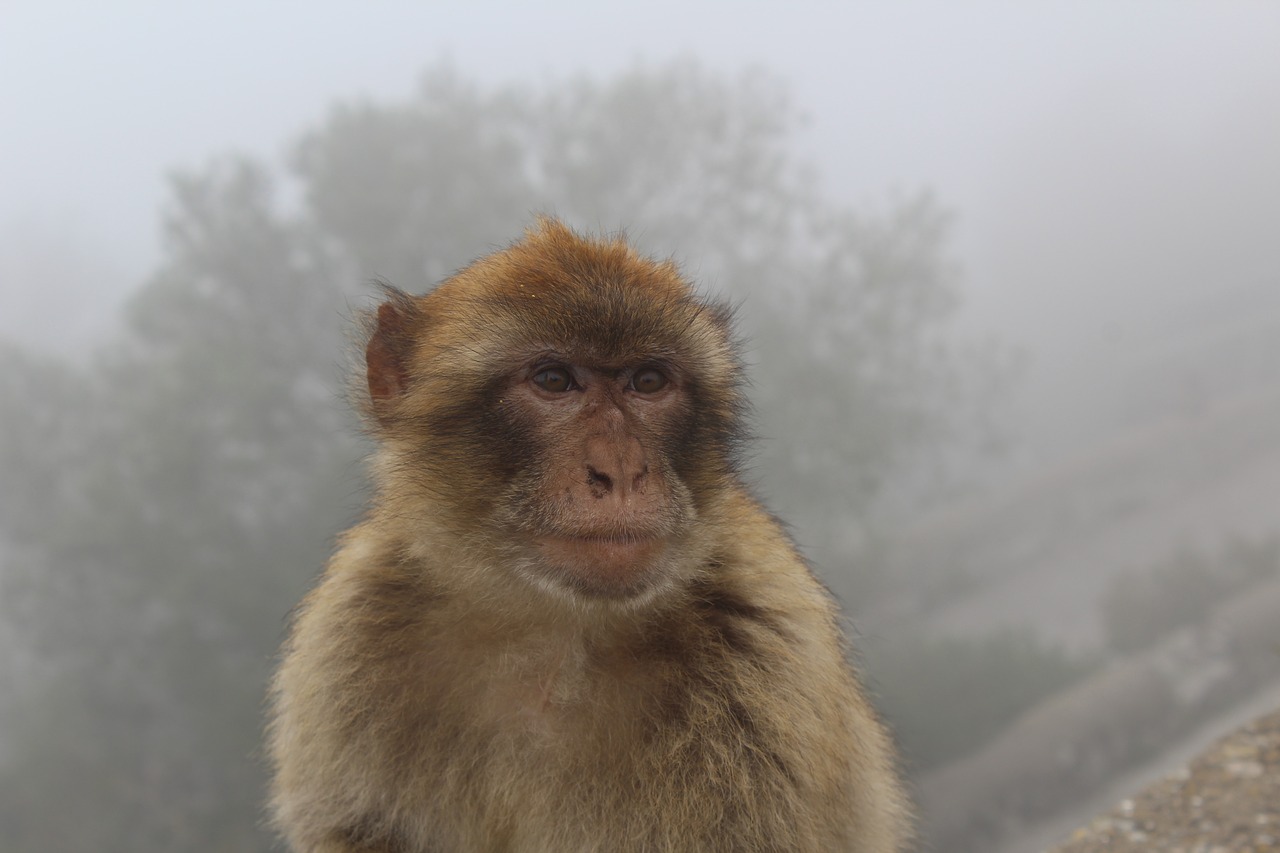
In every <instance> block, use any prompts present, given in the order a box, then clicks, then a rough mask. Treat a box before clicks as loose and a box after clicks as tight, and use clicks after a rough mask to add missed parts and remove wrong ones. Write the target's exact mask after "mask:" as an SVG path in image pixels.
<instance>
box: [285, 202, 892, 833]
mask: <svg viewBox="0 0 1280 853" xmlns="http://www.w3.org/2000/svg"><path fill="white" fill-rule="evenodd" d="M384 297H385V298H384V301H382V302H381V304H380V305H379V306H378V307H377V308H376V310H375V311H373V312H370V316H369V317H367V318H366V319H367V327H368V328H367V330H366V341H367V343H366V344H365V347H364V355H365V358H364V362H365V364H364V367H365V370H364V375H363V377H362V379H363V381H362V382H360V383H359V384H360V388H359V389H358V391H357V397H358V404H359V405H360V407H361V408H362V409H363V411H364V413H365V415H366V420H367V423H368V425H369V427H368V428H369V430H370V431H371V433H372V435H373V437H374V439H375V441H374V445H375V448H374V450H373V452H372V456H371V472H372V473H371V482H372V495H371V498H370V504H369V507H368V510H367V514H366V516H365V517H364V519H363V520H362V521H360V522H359V523H357V524H356V526H354V527H353V528H351V529H350V530H348V531H347V532H346V533H345V534H343V536H342V537H341V539H340V541H339V543H338V547H337V549H336V552H335V554H334V556H333V557H332V559H331V561H330V562H329V564H328V565H327V567H326V568H325V571H324V573H323V575H322V577H321V579H320V581H319V583H318V585H317V586H316V588H315V589H314V590H313V591H312V592H311V593H310V594H309V595H308V596H307V597H306V598H305V599H304V601H303V602H302V604H301V605H300V606H299V608H298V609H297V610H296V611H295V613H294V615H293V617H292V620H291V625H290V631H289V636H288V639H287V640H286V642H285V645H284V649H283V652H282V655H281V660H280V665H279V667H278V670H277V673H276V676H275V679H274V681H273V684H272V687H271V696H270V700H269V701H270V707H271V710H270V721H269V723H268V753H269V760H270V763H271V769H272V776H273V779H272V782H271V804H270V810H271V813H272V820H273V823H274V826H275V828H276V829H277V830H278V831H279V832H280V833H281V834H282V835H283V836H284V838H285V839H286V840H287V843H288V844H289V845H290V846H291V848H292V849H293V850H294V851H298V852H299V853H303V851H305V853H355V851H364V853H428V851H431V853H440V852H441V851H463V853H469V852H470V851H512V853H524V852H525V851H530V853H579V852H580V851H581V853H586V851H593V853H605V851H632V850H634V851H762V853H763V851H839V850H844V851H855V853H894V851H902V850H905V849H907V847H908V845H909V844H910V843H911V842H912V837H913V823H914V820H913V816H912V810H911V806H910V804H909V798H908V796H907V794H906V793H905V788H904V784H903V782H902V781H901V779H900V777H899V773H898V770H897V769H896V767H897V759H896V755H895V749H894V746H893V744H892V740H891V737H890V735H889V734H888V732H887V729H886V727H885V726H884V725H883V724H882V723H881V722H880V720H879V718H878V716H877V715H876V712H875V711H874V710H873V708H872V706H871V704H870V702H869V700H868V697H867V694H866V692H865V691H864V690H863V688H862V687H861V686H860V682H859V681H858V679H857V677H856V675H855V673H854V671H853V669H852V668H851V666H850V663H849V657H848V650H847V647H846V640H845V639H844V636H843V633H842V630H841V628H840V622H839V615H838V611H837V607H836V604H835V602H834V600H833V599H832V597H831V596H830V595H829V594H828V592H827V591H826V589H825V587H823V586H822V585H821V584H820V583H819V582H818V581H817V580H816V578H815V576H814V575H813V573H812V572H811V571H810V569H809V568H808V566H807V564H806V563H805V561H804V560H803V559H802V558H801V556H800V555H799V553H798V551H797V548H796V546H795V545H794V544H793V543H792V541H791V540H790V538H789V535H788V534H787V533H786V532H785V531H784V528H783V527H782V526H781V524H780V522H778V521H777V520H775V519H774V518H773V517H772V516H771V515H770V514H768V512H767V511H766V510H765V509H764V508H763V507H762V505H761V503H760V502H758V501H757V500H756V499H755V498H754V497H753V495H752V492H751V491H750V489H749V488H748V486H747V485H745V483H746V480H745V476H744V474H743V463H742V454H743V445H744V441H745V436H746V429H745V427H744V425H743V424H744V419H745V414H746V402H745V398H744V392H743V379H742V361H741V357H740V355H739V352H738V349H739V347H738V343H737V340H736V337H735V333H734V332H733V330H732V324H731V320H732V316H731V315H732V311H731V309H730V308H728V307H727V306H726V305H725V304H724V303H722V302H720V301H717V300H713V299H708V298H704V297H702V296H700V295H699V294H698V293H697V292H696V290H695V288H694V287H693V285H691V284H690V283H689V282H688V281H687V280H686V279H685V278H684V277H683V275H682V274H681V272H680V271H679V269H678V267H677V265H676V264H675V263H674V262H672V261H669V260H667V261H658V260H653V259H651V258H648V257H646V256H643V255H641V254H640V253H639V252H638V251H637V250H636V249H634V248H633V247H632V246H631V245H630V244H629V243H628V242H627V241H626V240H625V238H623V237H621V236H618V237H614V236H610V237H596V236H583V235H580V234H578V233H577V232H575V231H573V230H571V229H570V228H568V227H567V226H565V225H564V224H562V223H561V222H559V221H558V220H556V219H553V218H543V219H540V220H539V221H538V222H537V223H536V224H535V225H533V226H531V227H530V229H529V230H528V231H527V232H526V233H525V235H524V237H523V238H522V239H520V240H518V241H516V242H515V243H513V244H511V245H510V246H508V247H506V248H504V249H501V250H499V251H497V252H495V253H493V254H491V255H488V256H486V257H483V258H481V259H479V260H477V261H474V262H472V263H471V265H469V266H467V267H465V268H463V269H462V270H461V271H459V272H457V273H455V274H454V275H453V276H451V277H449V278H447V279H446V280H445V281H444V282H442V283H441V284H439V285H438V286H437V287H436V288H435V289H434V290H431V291H430V292H428V293H427V294H426V295H424V296H409V295H407V294H405V293H403V292H401V291H399V290H396V289H394V288H392V287H390V286H389V285H385V286H384Z"/></svg>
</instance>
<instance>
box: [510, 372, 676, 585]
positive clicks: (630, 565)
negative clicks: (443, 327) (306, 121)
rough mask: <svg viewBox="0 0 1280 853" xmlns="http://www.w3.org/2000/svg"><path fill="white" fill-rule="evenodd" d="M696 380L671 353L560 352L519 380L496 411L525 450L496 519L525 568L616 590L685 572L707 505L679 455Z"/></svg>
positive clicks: (540, 576)
mask: <svg viewBox="0 0 1280 853" xmlns="http://www.w3.org/2000/svg"><path fill="white" fill-rule="evenodd" d="M688 384H689V378H688V377H687V376H685V375H683V374H682V372H681V371H680V369H679V367H678V366H676V365H675V364H674V363H671V362H667V361H658V360H656V359H652V358H644V357H641V358H637V359H631V360H627V361H619V362H614V363H609V364H601V363H591V362H589V361H587V360H585V359H582V358H574V357H572V356H570V355H568V354H564V353H558V352H544V353H539V354H538V355H536V356H535V357H533V358H530V359H529V360H528V361H527V362H526V364H525V365H524V366H523V367H522V368H521V369H519V370H517V371H515V373H514V374H513V375H511V376H509V377H508V382H507V384H506V387H505V389H504V391H503V393H502V394H501V396H500V399H499V401H498V412H497V415H498V417H499V419H500V420H501V422H503V423H505V424H506V426H507V429H508V434H509V437H510V438H509V441H510V442H511V443H512V444H514V445H515V446H516V447H519V448H520V450H519V452H521V453H522V454H523V455H524V458H523V459H521V460H512V461H513V462H515V463H516V464H515V465H514V467H513V476H512V478H511V480H510V482H509V484H508V486H507V488H506V489H505V491H504V494H503V496H502V499H501V500H500V501H499V502H498V503H497V506H496V512H495V514H494V516H493V518H494V521H495V523H496V525H497V526H499V527H501V528H503V529H504V530H506V531H507V532H508V533H509V535H510V536H511V537H512V538H513V539H514V540H515V541H517V542H520V543H521V544H522V545H524V546H525V549H524V559H522V560H520V561H519V562H518V566H519V567H520V570H521V571H524V572H526V573H528V574H530V576H531V577H532V578H534V579H535V580H538V581H541V582H543V583H549V584H551V585H553V586H555V585H559V586H566V587H568V588H570V589H572V590H574V591H576V592H579V593H583V594H587V595H589V596H594V597H610V598H617V597H629V596H633V595H636V594H639V593H641V592H644V591H647V590H650V589H653V588H654V587H655V586H657V585H660V584H661V583H663V582H666V581H669V580H671V579H672V578H673V575H676V574H678V572H679V570H680V568H681V567H680V565H679V563H678V560H677V559H676V555H677V554H683V553H684V552H685V550H686V549H685V548H684V547H678V546H682V545H683V540H684V539H685V538H686V537H687V535H688V530H689V526H690V524H691V523H692V521H693V520H694V518H695V517H696V514H697V506H696V501H695V500H694V496H693V494H692V493H691V492H690V490H689V488H688V486H686V485H685V482H684V478H683V477H682V476H681V472H680V471H679V470H677V468H676V467H675V465H674V464H673V463H674V462H675V461H676V460H675V455H674V454H672V453H671V450H672V448H673V447H674V444H675V442H676V441H677V440H678V438H679V437H680V436H685V435H687V434H688V432H689V429H690V419H691V415H692V411H693V401H692V400H691V399H690V396H689V387H688Z"/></svg>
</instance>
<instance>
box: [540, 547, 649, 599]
mask: <svg viewBox="0 0 1280 853" xmlns="http://www.w3.org/2000/svg"><path fill="white" fill-rule="evenodd" d="M534 542H535V544H536V546H537V548H538V552H539V554H540V556H541V557H542V559H543V560H544V561H545V562H546V563H547V564H548V566H549V567H550V568H552V569H553V570H556V571H560V572H563V573H565V574H566V575H568V576H569V578H568V579H570V580H571V581H572V582H573V583H574V585H575V586H580V585H581V586H587V587H592V588H615V589H616V588H621V587H631V586H634V585H635V584H636V582H637V581H638V580H640V579H641V577H642V576H643V575H644V574H645V570H646V568H648V567H649V566H652V565H653V564H654V563H655V562H656V561H657V558H658V556H659V555H660V554H661V553H662V549H663V544H664V540H663V539H662V538H661V537H658V536H652V535H636V534H626V535H584V536H555V535H553V536H540V537H538V538H537V539H535V540H534Z"/></svg>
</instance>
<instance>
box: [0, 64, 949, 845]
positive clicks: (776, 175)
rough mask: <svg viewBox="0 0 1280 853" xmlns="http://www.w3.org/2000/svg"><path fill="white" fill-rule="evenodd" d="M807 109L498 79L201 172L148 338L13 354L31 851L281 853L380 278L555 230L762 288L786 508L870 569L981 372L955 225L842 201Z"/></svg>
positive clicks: (14, 808) (815, 540) (445, 80)
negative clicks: (270, 806) (305, 647)
mask: <svg viewBox="0 0 1280 853" xmlns="http://www.w3.org/2000/svg"><path fill="white" fill-rule="evenodd" d="M798 121H799V117H798V115H797V114H796V112H795V111H794V110H793V109H792V108H791V106H790V105H789V102H788V99H787V96H786V92H785V90H784V88H783V87H782V86H781V85H780V84H778V83H777V81H775V80H773V79H772V78H770V77H768V76H767V75H765V74H762V73H759V72H751V73H747V74H744V75H741V76H739V77H735V78H726V77H722V76H719V75H716V74H713V73H710V72H707V71H705V70H704V69H702V68H700V67H699V66H697V65H694V64H690V63H678V64H675V65H672V66H669V67H664V68H658V69H646V68H639V69H637V70H635V71H633V72H631V73H628V74H624V75H622V76H620V77H618V78H615V79H613V80H610V81H606V82H597V81H592V80H589V79H585V78H583V79H577V80H573V81H570V82H569V83H567V84H565V85H560V86H550V87H547V88H546V89H543V90H531V89H527V88H511V89H503V90H496V91H483V90H480V89H477V88H476V87H475V86H473V85H471V84H469V83H468V82H467V81H465V80H463V79H461V78H460V77H459V76H458V75H457V74H455V73H453V72H452V71H450V70H448V69H443V70H437V71H435V72H432V73H430V74H428V75H427V77H426V78H425V81H424V84H423V86H422V87H421V89H420V91H419V92H418V94H417V95H416V96H415V97H414V98H412V99H411V100H409V101H407V102H403V103H391V104H380V103H369V102H366V103H356V104H346V105H341V106H338V107H337V108H335V109H334V110H333V111H332V112H331V114H330V115H329V116H328V117H327V119H326V120H325V121H324V122H322V123H321V124H320V125H319V126H318V127H317V128H315V129H314V130H312V131H311V132H309V133H307V134H305V135H304V136H303V138H302V139H301V141H300V143H299V145H298V146H297V148H296V153H295V156H294V157H293V159H292V161H291V164H290V171H289V172H288V173H287V174H286V175H285V176H283V178H281V177H280V176H276V177H274V178H273V176H272V174H271V173H270V172H269V171H268V169H267V168H266V167H264V166H262V165H260V164H256V163H253V162H250V161H247V160H244V159H235V158H232V159H228V160H225V161H220V162H217V163H215V164H213V165H212V166H210V167H209V168H208V169H206V170H204V171H203V172H201V173H197V174H188V175H183V176H179V177H177V178H175V179H174V181H173V185H172V200H171V205H170V209H169V210H168V211H167V213H166V216H165V230H164V234H165V244H164V257H163V261H162V263H161V265H160V268H159V269H158V270H157V271H156V273H155V274H154V275H153V276H152V277H151V278H150V280H149V281H148V282H147V283H146V285H145V286H144V287H143V288H142V289H141V290H140V291H139V292H138V294H137V295H136V297H135V298H134V299H133V300H132V302H131V303H130V304H129V305H128V307H127V311H126V325H125V328H124V329H123V331H122V333H121V335H120V336H119V338H118V339H117V340H116V341H114V342H113V343H111V344H110V345H108V346H106V347H104V348H103V349H102V351H101V352H100V353H99V354H98V356H97V357H96V358H95V359H94V360H93V361H92V362H91V363H89V364H87V365H83V366H73V365H71V364H62V363H57V362H51V361H47V360H43V361H42V360H38V359H35V358H33V357H31V356H29V355H27V354H26V353H24V352H22V351H19V350H15V349H12V348H10V349H7V350H0V383H3V388H2V389H0V390H3V391H4V392H5V393H3V394H2V395H0V478H3V479H4V482H5V483H6V484H8V487H7V488H6V490H5V493H4V494H3V496H0V501H3V503H2V504H0V507H2V508H3V513H0V542H8V543H12V545H13V548H14V549H15V550H12V551H11V552H10V555H9V557H10V558H9V560H7V561H6V566H5V568H4V573H3V575H0V584H3V586H0V591H8V590H19V591H21V592H22V593H23V594H22V595H21V596H10V595H8V593H7V592H6V594H5V597H4V598H3V599H0V607H2V608H3V609H4V615H5V616H6V618H10V619H13V620H16V621H15V624H20V625H21V626H22V630H23V632H24V635H25V637H26V639H25V642H28V643H29V644H30V646H31V648H33V649H36V650H37V653H38V654H39V655H40V656H41V658H42V660H43V661H44V669H45V672H46V673H47V674H48V677H47V678H46V679H44V680H43V681H42V683H41V684H42V686H41V688H40V689H27V690H21V691H18V692H17V699H16V700H14V701H13V703H12V706H13V710H12V713H11V716H10V718H9V719H8V720H7V721H6V725H5V727H4V729H3V732H2V733H0V736H2V737H3V738H4V739H5V740H4V741H3V742H0V787H3V789H4V790H5V791H6V792H8V791H15V792H16V795H15V796H9V795H6V796H5V797H4V798H0V831H2V832H3V835H4V837H5V839H6V843H5V847H6V850H11V851H35V850H40V851H44V850H50V849H57V850H65V851H80V850H84V851H89V850H92V851H130V853H137V851H147V850H165V851H176V850H237V851H243V850H250V849H265V848H266V846H267V845H268V840H267V838H266V836H265V835H264V834H263V833H262V832H261V831H260V829H259V810H258V809H259V802H260V797H261V778H260V777H261V774H260V768H258V767H257V765H256V764H255V761H254V758H253V754H254V751H255V749H256V745H257V742H258V740H259V728H260V718H259V709H260V707H261V697H262V693H263V690H264V687H265V681H266V678H267V675H268V672H269V668H270V657H271V654H272V652H273V651H274V649H275V647H276V645H277V642H278V639H279V637H280V634H281V630H282V622H283V616H284V614H285V613H286V612H287V610H288V608H289V607H290V606H292V604H293V603H294V602H295V601H296V600H297V599H298V597H299V596H300V594H301V592H302V590H303V589H304V588H305V587H306V586H307V585H308V583H309V582H310V579H311V578H312V577H313V576H314V574H315V573H316V572H317V571H318V570H319V567H320V566H321V564H322V562H323V559H324V555H325V553H326V552H327V550H328V548H329V544H330V539H331V536H332V534H333V533H334V532H335V531H336V530H338V529H340V527H341V526H342V525H343V524H345V523H346V522H347V521H348V520H349V519H350V517H351V516H352V515H353V514H354V513H355V512H356V511H357V509H358V504H359V493H360V481H359V479H358V474H357V473H356V472H357V471H358V468H356V466H355V464H354V462H355V460H356V459H357V458H358V456H359V455H360V448H359V446H358V442H357V441H356V440H355V439H354V438H352V437H351V436H352V435H353V433H354V430H353V429H352V424H351V421H350V420H349V418H348V416H347V415H346V413H345V412H346V410H345V406H344V405H343V404H342V403H341V402H339V401H338V400H337V397H338V396H339V395H338V393H337V389H338V388H340V386H341V378H340V377H341V374H342V369H341V366H340V362H341V357H342V343H341V334H342V330H343V328H344V326H345V325H346V322H347V321H346V319H345V318H346V316H347V315H349V314H350V309H349V307H348V305H347V302H348V300H349V299H350V298H352V296H353V295H354V294H355V293H358V292H360V282H361V281H362V280H365V279H367V278H368V277H370V276H384V277H386V278H388V279H390V280H391V281H393V282H395V283H396V284H398V285H401V286H403V287H406V288H409V289H417V290H421V289H423V288H425V287H426V286H428V285H430V284H431V283H432V282H434V281H437V280H439V279H440V278H442V277H443V276H445V275H447V274H448V273H449V272H450V271H452V270H454V269H456V268H458V267H459V266H461V265H463V264H464V263H466V261H467V260H469V259H470V258H471V257H472V256H475V255H479V254H483V253H485V252H487V251H489V250H490V249H491V248H493V247H494V246H495V245H496V244H498V243H500V242H505V241H507V240H509V239H511V238H512V237H514V236H515V235H516V234H518V232H519V230H520V228H521V227H522V226H523V225H524V224H526V223H527V222H528V220H529V219H530V217H531V215H532V214H533V213H535V212H539V211H546V212H551V213H556V214H559V215H561V216H562V217H564V218H565V219H567V220H568V221H570V222H571V223H573V224H574V225H576V226H578V227H582V228H587V229H592V230H600V229H602V228H614V227H625V228H626V229H627V230H628V231H629V232H630V234H631V235H632V237H633V239H635V240H636V241H637V242H638V243H639V244H640V245H641V246H642V247H644V248H647V249H648V250H650V251H653V250H659V251H663V252H674V253H676V254H678V255H679V256H681V257H687V258H689V259H691V261H692V263H693V264H694V266H693V267H691V269H690V272H691V274H693V275H694V277H695V278H698V279H700V280H702V281H704V282H705V283H706V284H707V286H708V287H709V288H711V289H720V290H723V291H727V292H728V293H729V294H730V295H731V296H732V297H733V298H735V299H741V300H743V304H744V306H745V307H744V321H745V327H746V331H747V333H748V335H749V336H750V338H751V341H752V347H751V354H752V355H751V358H752V360H753V361H754V362H755V364H754V368H753V375H754V380H755V383H756V385H757V388H756V393H755V397H756V401H757V404H758V406H759V408H760V410H761V412H762V413H763V420H762V421H761V426H760V432H761V433H762V434H763V435H764V436H765V437H766V438H768V439H769V441H768V443H767V444H766V446H765V449H764V450H763V451H761V452H760V456H759V458H760V460H761V468H762V469H763V472H762V476H763V478H765V479H766V480H767V481H768V483H769V488H770V490H771V497H772V498H773V499H774V503H775V505H776V506H777V507H778V508H779V509H780V510H782V511H783V513H784V514H785V515H787V516H788V517H791V518H794V519H797V520H802V522H803V523H802V526H801V527H800V533H801V539H802V541H804V542H806V543H809V544H816V545H817V546H818V547H819V548H822V549H824V550H825V553H824V562H825V563H827V565H828V566H829V567H830V566H832V565H833V564H834V558H836V557H840V558H849V557H851V556H853V551H852V547H853V545H854V544H855V542H854V540H851V539H849V538H848V531H850V530H857V529H858V522H859V521H860V520H863V519H866V518H867V517H868V514H869V512H870V511H871V509H872V508H873V507H874V506H876V501H877V498H878V497H880V496H883V495H884V494H885V491H886V484H889V483H892V482H896V481H898V480H900V478H901V475H902V474H903V472H904V471H906V470H907V468H908V463H909V462H910V461H911V460H913V459H915V458H916V457H917V456H918V455H921V454H923V451H924V450H925V448H927V447H928V446H929V444H930V443H931V442H932V441H934V439H936V438H938V437H940V436H942V435H943V434H945V433H946V432H947V431H948V430H953V429H955V428H957V427H958V426H960V425H961V424H962V423H963V422H964V417H963V416H962V415H960V414H958V413H960V412H963V411H967V410H965V409H963V408H962V406H961V404H962V403H972V402H973V401H974V399H975V397H974V394H973V393H972V389H971V388H969V387H967V386H964V385H963V384H961V383H959V382H958V381H957V377H964V376H966V375H967V374H966V371H967V370H968V369H969V368H971V367H972V364H971V363H969V362H964V363H963V364H962V365H959V366H958V365H957V364H956V363H955V362H954V360H953V353H952V352H951V351H950V350H949V349H948V347H947V344H946V335H945V333H946V320H947V318H948V316H949V314H950V312H951V310H952V309H953V307H954V305H955V291H954V272H953V270H952V269H951V267H950V266H949V264H948V263H947V261H946V259H945V256H944V248H945V245H944V244H945V238H946V225H947V218H946V216H945V215H943V214H942V213H941V212H940V211H939V210H938V209H937V207H936V206H935V205H934V204H933V203H932V202H931V201H930V200H929V199H928V198H927V197H919V198H912V199H906V200H903V201H901V202H898V203H895V204H893V205H891V207H890V209H889V210H888V211H887V212H885V213H883V214H881V215H874V216H858V215H855V214H853V213H852V212H850V211H848V210H845V209H844V208H842V207H840V206H839V205H836V204H833V203H832V202H831V201H830V200H828V199H826V198H824V197H823V196H822V195H821V193H820V192H818V190H817V189H816V184H815V182H814V181H813V180H812V179H811V178H810V177H808V176H807V174H806V170H805V169H804V168H803V167H801V166H798V165H797V163H796V160H795V157H794V154H793V153H792V152H793V146H792V139H791V134H792V133H793V132H794V130H795V128H796V126H797V124H798ZM282 200H283V201H282ZM51 310H56V305H55V306H52V307H51ZM895 478H897V479H895ZM17 554H22V555H24V557H23V560H22V563H21V565H19V564H18V562H17V560H16V558H15V555H17ZM28 554H29V555H31V556H30V558H28V557H27V556H25V555H28ZM862 576H865V573H863V575H858V574H855V573H846V574H840V573H838V572H836V571H835V570H834V569H832V570H831V571H830V572H829V577H832V578H833V579H835V580H836V583H837V586H838V588H840V589H841V590H843V591H845V593H846V594H856V593H859V592H862V591H865V589H866V587H865V586H863V587H858V586H857V585H855V584H853V583H852V580H853V579H855V578H857V577H862ZM19 600H21V601H22V602H23V603H24V606H27V607H28V612H26V613H24V614H21V619H20V620H19V619H18V614H14V613H12V607H13V605H12V604H11V602H16V601H19ZM29 683H34V682H29ZM7 707H8V706H6V708H7ZM67 815H74V816H75V818H74V820H68V819H66V816H67Z"/></svg>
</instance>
